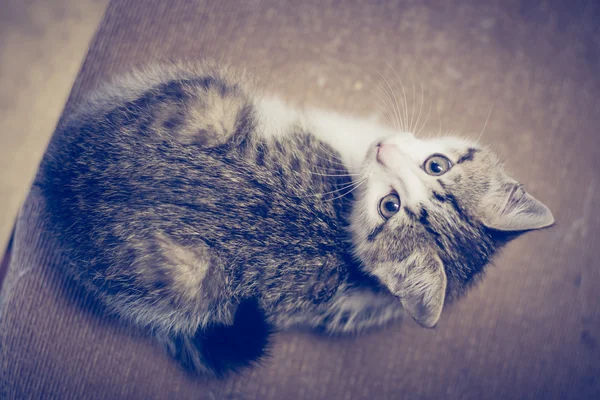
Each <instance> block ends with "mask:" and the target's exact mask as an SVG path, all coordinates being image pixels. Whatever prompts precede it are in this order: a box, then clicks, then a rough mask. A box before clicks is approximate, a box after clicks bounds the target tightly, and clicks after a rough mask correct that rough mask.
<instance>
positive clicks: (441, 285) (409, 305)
mask: <svg viewBox="0 0 600 400" xmlns="http://www.w3.org/2000/svg"><path fill="white" fill-rule="evenodd" d="M398 267H399V269H398V270H399V271H400V270H401V271H405V273H403V274H398V273H392V274H390V275H388V279H386V280H387V282H384V283H386V284H387V286H388V288H389V289H390V291H391V292H392V293H393V294H394V295H396V296H398V297H399V298H400V302H401V303H402V306H403V307H404V309H405V310H406V311H407V312H408V313H409V314H410V315H411V316H412V317H413V318H414V320H415V321H417V322H418V323H419V324H420V325H421V326H423V327H426V328H433V327H434V326H435V324H437V322H438V320H439V319H440V315H441V314H442V308H443V307H444V300H445V298H446V282H447V279H446V272H445V271H444V266H443V264H442V261H441V260H440V259H439V257H438V256H437V255H434V254H430V253H427V254H418V253H414V254H413V255H411V256H410V257H408V258H407V259H406V260H404V261H403V262H402V263H401V265H399V266H398Z"/></svg>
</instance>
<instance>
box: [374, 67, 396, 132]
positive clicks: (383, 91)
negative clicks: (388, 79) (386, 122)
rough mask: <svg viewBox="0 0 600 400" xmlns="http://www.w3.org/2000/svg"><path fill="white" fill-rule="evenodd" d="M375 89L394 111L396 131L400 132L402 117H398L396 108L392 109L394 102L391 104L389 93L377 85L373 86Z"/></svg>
mask: <svg viewBox="0 0 600 400" xmlns="http://www.w3.org/2000/svg"><path fill="white" fill-rule="evenodd" d="M378 73H379V72H378ZM379 75H381V74H379ZM384 79H385V78H384ZM375 87H376V88H377V89H379V90H381V92H382V93H383V94H384V96H385V97H386V98H387V99H388V101H389V104H390V106H391V109H392V110H393V111H394V113H393V115H394V116H395V118H396V129H398V130H401V129H402V126H401V125H402V124H401V120H402V117H401V116H400V115H399V113H398V110H397V108H395V107H394V102H393V100H392V98H391V97H390V95H389V93H388V92H387V90H385V89H384V88H382V87H381V86H379V85H378V84H375ZM392 94H393V92H392Z"/></svg>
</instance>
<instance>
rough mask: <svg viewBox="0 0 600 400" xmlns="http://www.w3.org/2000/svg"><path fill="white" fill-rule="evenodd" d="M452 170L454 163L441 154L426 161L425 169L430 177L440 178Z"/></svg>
mask: <svg viewBox="0 0 600 400" xmlns="http://www.w3.org/2000/svg"><path fill="white" fill-rule="evenodd" d="M450 168H452V163H451V162H450V160H449V159H448V157H446V156H443V155H441V154H434V155H432V156H431V157H429V158H428V159H427V160H425V164H423V169H424V170H425V172H427V173H428V174H429V175H433V176H440V175H444V174H445V173H446V172H448V171H449V170H450Z"/></svg>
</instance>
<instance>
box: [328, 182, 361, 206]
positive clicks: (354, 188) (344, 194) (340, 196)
mask: <svg viewBox="0 0 600 400" xmlns="http://www.w3.org/2000/svg"><path fill="white" fill-rule="evenodd" d="M364 183H365V181H362V182H360V183H359V184H358V185H356V186H354V187H353V188H352V189H350V190H349V191H347V192H346V193H342V194H341V195H339V196H336V197H334V198H332V199H330V200H329V201H334V200H337V199H339V198H342V197H344V196H347V195H349V194H350V193H352V192H353V191H355V190H356V189H357V188H358V187H359V186H360V185H363V184H364Z"/></svg>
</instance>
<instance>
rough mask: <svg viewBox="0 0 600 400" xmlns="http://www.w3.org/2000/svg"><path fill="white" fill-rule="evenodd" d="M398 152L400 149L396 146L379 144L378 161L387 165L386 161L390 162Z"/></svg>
mask: <svg viewBox="0 0 600 400" xmlns="http://www.w3.org/2000/svg"><path fill="white" fill-rule="evenodd" d="M397 152H398V147H397V146H396V145H395V144H390V143H379V144H377V161H379V163H381V164H383V165H386V160H387V161H388V162H389V160H390V159H391V158H392V157H393V155H394V153H397Z"/></svg>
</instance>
